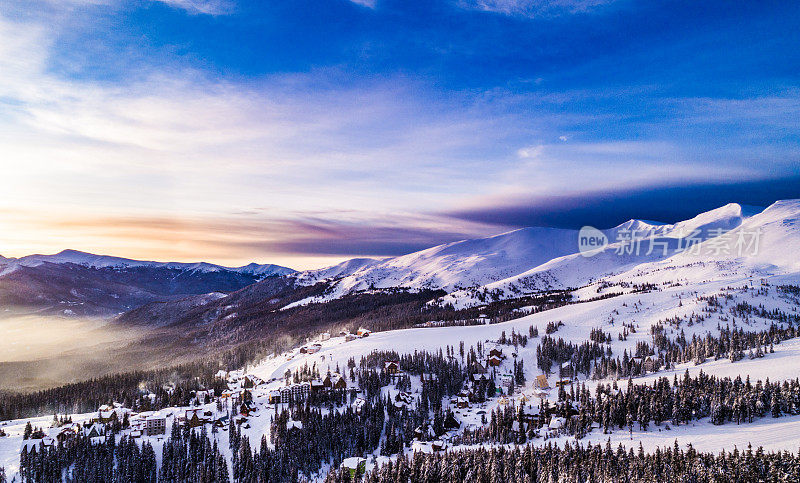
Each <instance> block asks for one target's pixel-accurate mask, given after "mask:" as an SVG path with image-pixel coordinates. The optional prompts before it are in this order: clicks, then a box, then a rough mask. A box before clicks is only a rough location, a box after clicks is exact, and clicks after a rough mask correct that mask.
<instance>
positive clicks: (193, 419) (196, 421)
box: [146, 409, 209, 435]
mask: <svg viewBox="0 0 800 483" xmlns="http://www.w3.org/2000/svg"><path fill="white" fill-rule="evenodd" d="M151 417H153V418H154V417H155V416H151ZM149 419H150V418H148V419H147V420H146V421H148V420H149ZM184 421H185V423H184V424H186V426H188V427H190V428H197V427H199V426H202V425H204V424H205V423H207V422H209V421H208V420H207V419H206V417H205V414H203V410H202V409H187V410H186V412H185V419H184ZM147 434H148V435H149V434H150V432H149V430H148V433H147Z"/></svg>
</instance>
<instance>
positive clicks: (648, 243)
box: [441, 203, 757, 307]
mask: <svg viewBox="0 0 800 483" xmlns="http://www.w3.org/2000/svg"><path fill="white" fill-rule="evenodd" d="M754 212H757V210H755V209H753V208H750V207H742V206H741V205H738V204H735V203H731V204H728V205H725V206H723V207H721V208H717V209H715V210H711V211H708V212H706V213H702V214H700V215H698V216H696V217H694V218H692V219H690V220H686V221H681V222H678V223H675V224H671V225H654V224H650V223H646V222H642V221H639V220H630V221H628V222H626V223H623V224H622V225H620V226H618V227H615V228H612V229H610V230H606V231H605V232H604V233H605V234H606V236H607V237H608V240H609V244H608V245H607V246H605V247H604V248H603V249H602V250H598V251H597V252H595V253H593V254H592V255H591V256H584V255H583V254H581V253H572V254H569V255H566V256H563V257H558V258H555V259H552V260H549V261H547V262H546V263H543V264H542V265H539V266H537V267H535V268H533V269H531V270H528V271H525V272H522V273H519V274H517V275H514V276H512V277H509V278H507V279H503V280H500V281H497V282H493V283H489V284H486V285H484V286H482V287H479V288H477V289H472V290H461V291H457V292H454V293H451V294H448V295H447V296H445V297H443V298H442V299H441V302H442V303H452V304H453V305H455V306H457V307H464V306H471V305H476V304H479V303H480V300H478V299H477V298H476V296H475V295H476V293H477V292H488V293H490V294H493V297H494V299H504V298H509V297H514V296H518V295H521V294H523V293H530V292H534V291H537V290H548V289H563V288H574V287H580V286H582V285H585V284H587V283H590V282H592V281H595V280H598V279H600V278H602V277H604V276H609V275H613V274H621V273H626V272H628V271H630V270H632V269H635V268H636V267H638V266H640V265H642V264H647V263H652V262H657V261H660V260H665V259H671V258H672V257H673V256H675V254H676V253H681V252H682V251H685V250H687V249H692V247H694V248H695V249H696V248H699V247H700V244H701V242H703V241H705V240H708V239H710V238H715V237H717V236H720V235H721V234H727V233H732V232H731V230H735V229H737V228H738V227H740V226H743V224H746V223H747V220H749V219H750V218H751V217H753V216H754V215H753V213H754ZM752 225H753V224H752V223H750V224H746V225H744V226H747V227H751V226H752ZM631 237H634V238H636V239H637V241H636V242H631V241H629V240H630V238H631ZM617 240H620V241H617ZM694 244H697V245H696V246H695V245H694ZM642 283H647V282H646V281H642Z"/></svg>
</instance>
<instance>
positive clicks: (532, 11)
mask: <svg viewBox="0 0 800 483" xmlns="http://www.w3.org/2000/svg"><path fill="white" fill-rule="evenodd" d="M799 24H800V3H798V2H796V1H783V2H771V1H762V2H749V1H736V0H725V1H713V0H709V1H703V2H697V1H687V2H670V1H655V0H654V1H648V2H635V1H633V0H555V1H551V2H544V1H540V0H425V1H416V0H401V1H394V0H352V1H351V0H316V1H302V0H297V1H286V0H281V1H268V0H260V1H245V0H133V1H123V0H0V169H2V171H1V172H2V178H1V179H2V184H1V185H0V186H1V187H2V188H0V254H2V255H4V256H22V255H26V254H30V253H54V252H57V251H60V250H62V249H65V248H73V249H78V250H83V251H89V252H93V253H102V254H109V255H116V256H124V257H130V258H139V259H154V260H173V261H197V260H204V261H210V262H215V263H221V264H225V265H241V264H245V263H248V262H251V261H256V262H260V263H278V264H282V265H286V266H290V267H293V268H298V269H304V268H312V267H319V266H324V265H328V264H332V263H335V262H338V261H340V260H343V259H347V258H352V257H357V256H390V255H399V254H403V253H408V252H411V251H415V250H419V249H423V248H426V247H429V246H432V245H435V244H438V243H444V242H449V241H454V240H458V239H463V238H469V237H477V236H488V235H492V234H496V233H500V232H503V231H507V230H510V229H514V228H519V227H522V226H530V225H541V226H558V227H580V226H582V225H585V224H591V225H595V226H598V227H601V228H606V227H609V226H613V225H616V224H618V223H620V222H622V221H625V220H627V219H630V218H643V219H649V220H658V221H663V222H674V221H677V220H679V219H684V218H688V217H691V216H692V215H694V214H696V213H698V212H701V211H704V210H708V209H712V208H715V207H717V206H721V205H723V204H726V203H728V202H740V203H744V204H752V205H761V206H766V205H768V204H769V203H771V202H773V201H775V200H777V199H782V198H800V49H798V48H797V46H798V45H800V29H798V28H797V25H799Z"/></svg>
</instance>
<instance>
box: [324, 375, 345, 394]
mask: <svg viewBox="0 0 800 483" xmlns="http://www.w3.org/2000/svg"><path fill="white" fill-rule="evenodd" d="M322 384H323V385H324V386H325V388H326V389H331V390H334V389H347V380H345V378H344V377H342V376H341V375H340V374H337V373H335V372H334V373H330V372H329V373H328V375H327V376H325V379H323V380H322Z"/></svg>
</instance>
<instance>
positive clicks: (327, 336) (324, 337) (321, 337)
mask: <svg viewBox="0 0 800 483" xmlns="http://www.w3.org/2000/svg"><path fill="white" fill-rule="evenodd" d="M330 339H331V334H330V332H323V333H321V334H320V335H319V340H321V341H323V342H325V341H326V340H330Z"/></svg>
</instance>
